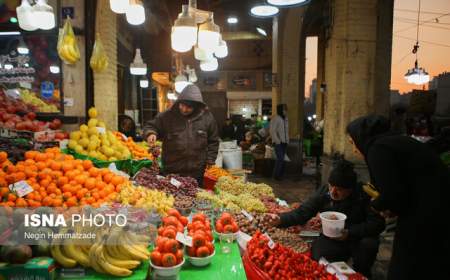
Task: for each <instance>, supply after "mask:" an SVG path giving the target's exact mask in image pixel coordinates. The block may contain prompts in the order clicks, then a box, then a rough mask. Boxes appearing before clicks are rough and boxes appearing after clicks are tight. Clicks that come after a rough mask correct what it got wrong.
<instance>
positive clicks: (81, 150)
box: [75, 145, 84, 154]
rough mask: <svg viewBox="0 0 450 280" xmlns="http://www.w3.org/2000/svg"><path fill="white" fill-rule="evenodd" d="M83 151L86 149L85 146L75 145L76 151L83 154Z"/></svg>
mask: <svg viewBox="0 0 450 280" xmlns="http://www.w3.org/2000/svg"><path fill="white" fill-rule="evenodd" d="M83 151H84V149H83V147H82V146H80V145H77V146H76V147H75V152H77V153H79V154H81V153H82V152H83Z"/></svg>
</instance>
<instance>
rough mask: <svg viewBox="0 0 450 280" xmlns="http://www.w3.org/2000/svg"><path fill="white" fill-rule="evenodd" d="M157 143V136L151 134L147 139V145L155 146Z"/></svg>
mask: <svg viewBox="0 0 450 280" xmlns="http://www.w3.org/2000/svg"><path fill="white" fill-rule="evenodd" d="M155 142H156V135H155V134H150V135H149V136H148V137H147V143H148V144H150V145H152V144H154V143H155Z"/></svg>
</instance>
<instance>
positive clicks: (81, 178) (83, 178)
mask: <svg viewBox="0 0 450 280" xmlns="http://www.w3.org/2000/svg"><path fill="white" fill-rule="evenodd" d="M86 179H87V178H86V176H84V175H78V176H76V177H75V181H77V183H78V184H80V185H83V184H84V182H86Z"/></svg>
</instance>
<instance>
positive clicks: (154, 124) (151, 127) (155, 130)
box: [143, 114, 163, 140]
mask: <svg viewBox="0 0 450 280" xmlns="http://www.w3.org/2000/svg"><path fill="white" fill-rule="evenodd" d="M162 131H163V121H162V114H158V115H157V116H156V117H155V118H154V119H153V120H149V121H147V122H146V123H145V125H144V129H143V137H144V139H145V140H147V138H148V137H149V136H150V135H151V134H153V135H156V137H158V138H162V135H161V134H162Z"/></svg>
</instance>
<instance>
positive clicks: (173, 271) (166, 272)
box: [150, 258, 186, 277]
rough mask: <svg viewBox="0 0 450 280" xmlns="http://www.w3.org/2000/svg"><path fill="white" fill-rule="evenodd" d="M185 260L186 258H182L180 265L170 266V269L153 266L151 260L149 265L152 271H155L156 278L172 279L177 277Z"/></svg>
mask: <svg viewBox="0 0 450 280" xmlns="http://www.w3.org/2000/svg"><path fill="white" fill-rule="evenodd" d="M185 260H186V258H183V261H182V262H181V263H180V264H177V265H176V266H172V267H163V266H157V265H154V264H153V263H152V261H151V260H150V265H151V266H152V267H153V269H154V270H155V274H157V275H158V276H162V277H173V276H177V275H178V273H179V272H180V270H181V267H182V266H183V264H184V262H185Z"/></svg>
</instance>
